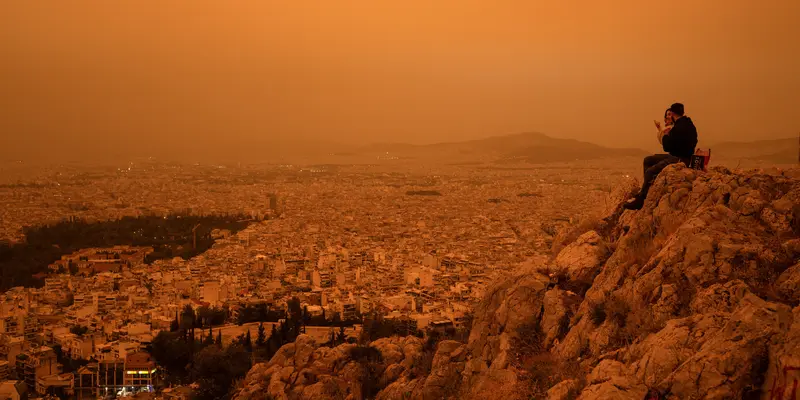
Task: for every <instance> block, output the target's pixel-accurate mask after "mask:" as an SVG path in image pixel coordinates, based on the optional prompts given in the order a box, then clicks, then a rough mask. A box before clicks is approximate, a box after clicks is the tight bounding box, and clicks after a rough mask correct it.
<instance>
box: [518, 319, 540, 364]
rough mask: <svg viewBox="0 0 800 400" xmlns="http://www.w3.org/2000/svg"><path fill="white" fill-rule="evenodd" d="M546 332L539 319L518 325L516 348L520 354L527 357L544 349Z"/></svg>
mask: <svg viewBox="0 0 800 400" xmlns="http://www.w3.org/2000/svg"><path fill="white" fill-rule="evenodd" d="M544 339H545V334H544V332H542V325H541V323H540V322H539V319H531V320H530V321H528V322H525V323H523V324H522V325H520V326H518V327H517V336H516V338H515V339H514V348H515V349H516V352H517V354H518V355H520V356H522V357H525V356H530V355H535V354H539V353H541V352H542V351H544Z"/></svg>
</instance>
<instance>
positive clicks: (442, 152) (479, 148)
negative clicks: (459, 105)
mask: <svg viewBox="0 0 800 400" xmlns="http://www.w3.org/2000/svg"><path fill="white" fill-rule="evenodd" d="M358 153H360V154H373V155H381V154H384V155H389V156H395V157H398V158H438V159H443V158H445V159H458V160H459V161H466V160H482V161H485V162H500V163H503V162H528V163H550V162H563V161H574V160H591V159H600V158H612V157H627V156H641V155H644V154H646V152H645V151H643V150H640V149H618V148H610V147H604V146H600V145H597V144H594V143H589V142H582V141H579V140H575V139H560V138H554V137H551V136H548V135H545V134H543V133H536V132H525V133H517V134H511V135H503V136H494V137H489V138H485V139H477V140H468V141H463V142H444V143H435V144H428V145H413V144H407V143H378V144H373V145H370V146H366V147H363V148H361V149H359V150H358Z"/></svg>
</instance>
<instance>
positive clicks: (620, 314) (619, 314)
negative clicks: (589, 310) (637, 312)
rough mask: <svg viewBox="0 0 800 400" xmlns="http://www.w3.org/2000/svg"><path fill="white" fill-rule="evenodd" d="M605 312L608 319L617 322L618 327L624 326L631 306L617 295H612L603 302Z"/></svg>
mask: <svg viewBox="0 0 800 400" xmlns="http://www.w3.org/2000/svg"><path fill="white" fill-rule="evenodd" d="M605 312H606V315H607V318H608V319H609V320H611V321H612V322H614V323H615V324H617V326H618V327H620V328H624V327H625V324H626V322H627V319H628V314H630V312H631V307H630V306H629V305H628V303H627V302H626V301H624V300H623V299H621V298H619V296H614V295H612V296H610V297H609V298H608V299H607V300H606V302H605Z"/></svg>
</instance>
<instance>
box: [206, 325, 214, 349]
mask: <svg viewBox="0 0 800 400" xmlns="http://www.w3.org/2000/svg"><path fill="white" fill-rule="evenodd" d="M213 344H214V328H212V327H210V326H209V327H208V336H206V338H205V340H204V341H203V346H211V345H213Z"/></svg>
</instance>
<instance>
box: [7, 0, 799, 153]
mask: <svg viewBox="0 0 800 400" xmlns="http://www.w3.org/2000/svg"><path fill="white" fill-rule="evenodd" d="M798 19H800V3H798V2H797V1H793V0H776V1H771V2H768V3H763V2H762V3H754V2H750V1H746V0H734V1H722V0H713V1H703V2H692V1H688V0H675V1H670V2H658V3H654V2H641V1H635V0H613V1H610V2H595V1H588V0H575V1H568V2H555V1H546V2H518V1H502V2H496V3H491V5H490V4H489V3H486V2H484V1H476V0H467V1H464V0H460V1H454V0H446V1H436V2H429V1H420V0H413V1H404V2H372V1H365V0H351V1H343V2H341V1H337V2H310V1H293V2H278V1H263V2H236V3H219V2H210V1H196V2H191V3H162V2H158V3H141V2H133V1H119V2H113V3H108V2H102V1H77V2H69V3H31V2H4V3H3V4H2V5H0V37H1V38H2V40H0V54H2V58H3V62H2V63H0V93H2V96H0V132H2V134H1V135H0V158H5V159H8V158H12V159H13V158H23V159H28V160H34V159H38V160H40V161H41V160H47V161H54V160H61V159H84V160H85V159H87V157H88V158H96V159H98V160H99V159H103V158H105V159H107V160H108V159H112V160H113V159H115V157H118V156H134V155H138V156H147V155H156V156H159V157H163V158H167V159H182V160H190V161H196V160H200V159H215V158H216V159H219V158H226V159H230V160H235V159H237V158H247V159H248V160H252V161H260V160H259V159H260V158H269V157H274V156H275V155H276V153H277V154H282V153H286V152H287V151H289V150H298V151H310V150H313V149H312V148H310V147H313V148H316V150H319V151H324V150H326V149H327V148H329V147H330V146H329V144H328V143H343V144H346V145H362V144H368V143H372V142H409V143H433V142H441V141H461V140H467V139H476V138H482V137H488V136H494V135H502V134H509V133H517V132H529V131H537V132H543V133H546V134H550V135H553V136H555V137H562V138H576V139H580V140H585V141H591V142H595V143H598V144H602V145H607V146H612V147H638V148H645V149H650V148H653V147H654V146H653V140H652V137H651V136H652V135H650V131H651V129H652V120H653V119H654V118H658V117H660V114H661V113H662V110H663V109H664V108H666V106H667V105H668V104H669V103H671V102H673V101H682V102H684V103H685V104H686V105H687V111H688V113H689V114H690V115H692V117H693V118H694V120H695V121H696V123H697V124H698V127H699V128H700V129H701V131H702V133H703V134H702V140H703V141H704V142H705V143H707V144H709V143H716V142H721V141H729V140H737V141H739V140H751V139H768V138H780V137H791V136H794V135H795V134H796V132H797V131H798V130H799V129H800V125H798V123H797V120H796V110H797V109H798V106H800V75H798V74H797V73H796V71H798V70H800V58H799V57H797V54H798V52H799V51H800V42H798V40H797V38H798V37H800V25H798V24H797V23H796V21H797V20H798ZM303 140H307V142H306V143H302V145H301V144H298V143H297V142H298V141H299V142H302V141H303ZM276 143H283V145H282V146H278V145H276ZM291 143H294V144H291Z"/></svg>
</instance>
